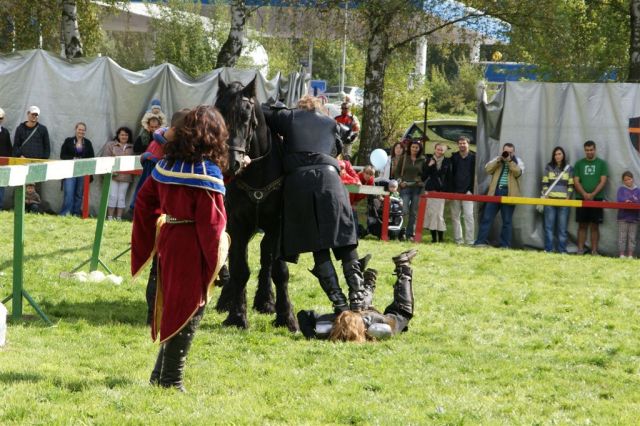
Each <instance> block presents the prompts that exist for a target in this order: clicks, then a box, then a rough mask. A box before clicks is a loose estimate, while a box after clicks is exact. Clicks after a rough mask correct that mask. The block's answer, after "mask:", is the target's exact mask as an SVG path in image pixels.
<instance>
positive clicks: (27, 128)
mask: <svg viewBox="0 0 640 426" xmlns="http://www.w3.org/2000/svg"><path fill="white" fill-rule="evenodd" d="M39 119H40V108H38V107H37V106H35V105H33V106H30V107H29V109H28V110H27V121H25V122H23V123H20V125H19V126H18V128H17V129H16V133H15V135H14V136H13V156H14V157H23V158H41V159H45V160H46V159H47V158H49V156H50V155H51V144H50V143H49V131H48V130H47V127H46V126H45V125H44V124H40V123H39V122H38V120H39Z"/></svg>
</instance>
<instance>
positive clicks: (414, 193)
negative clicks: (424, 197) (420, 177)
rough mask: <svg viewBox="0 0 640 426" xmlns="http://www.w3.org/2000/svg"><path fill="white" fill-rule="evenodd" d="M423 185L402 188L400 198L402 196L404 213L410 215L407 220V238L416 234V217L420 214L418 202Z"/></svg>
mask: <svg viewBox="0 0 640 426" xmlns="http://www.w3.org/2000/svg"><path fill="white" fill-rule="evenodd" d="M420 193H422V187H421V186H412V187H409V188H403V189H401V190H400V198H402V214H403V215H404V216H406V215H407V214H408V215H409V220H408V222H407V228H406V229H407V231H406V235H407V238H412V237H413V236H414V235H415V229H414V228H415V226H416V217H417V216H418V203H419V202H420Z"/></svg>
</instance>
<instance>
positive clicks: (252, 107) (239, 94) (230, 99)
mask: <svg viewBox="0 0 640 426" xmlns="http://www.w3.org/2000/svg"><path fill="white" fill-rule="evenodd" d="M256 103H257V101H256V97H255V78H254V79H253V80H251V83H249V84H247V85H246V86H243V85H242V83H240V82H238V81H234V82H232V83H229V84H228V85H227V84H225V83H224V82H223V81H222V79H219V80H218V96H217V99H216V107H217V108H218V110H219V111H220V113H221V114H222V116H223V117H224V120H225V122H226V124H227V130H228V131H229V141H228V144H229V171H230V172H231V173H233V174H236V175H237V174H239V173H240V172H242V169H243V165H244V157H245V156H246V155H249V152H250V151H251V148H252V146H251V145H252V143H254V140H255V134H256V127H257V126H258V120H257V118H256Z"/></svg>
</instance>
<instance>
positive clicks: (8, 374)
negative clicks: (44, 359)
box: [0, 371, 44, 384]
mask: <svg viewBox="0 0 640 426" xmlns="http://www.w3.org/2000/svg"><path fill="white" fill-rule="evenodd" d="M42 380H44V377H43V376H41V375H40V374H34V373H23V372H19V371H4V372H2V373H0V383H7V384H12V383H20V382H28V383H35V382H41V381H42Z"/></svg>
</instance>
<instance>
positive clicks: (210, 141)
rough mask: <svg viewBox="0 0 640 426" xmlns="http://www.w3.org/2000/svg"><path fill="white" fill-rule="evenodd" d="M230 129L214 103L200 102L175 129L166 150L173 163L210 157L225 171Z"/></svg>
mask: <svg viewBox="0 0 640 426" xmlns="http://www.w3.org/2000/svg"><path fill="white" fill-rule="evenodd" d="M228 137H229V133H228V132H227V126H226V125H225V124H224V119H223V118H222V115H221V114H220V112H219V111H218V110H217V109H216V108H215V107H214V106H211V105H200V106H197V107H195V108H194V109H192V110H191V111H189V113H188V114H187V115H186V116H185V117H184V120H183V121H182V123H181V125H179V126H178V128H177V129H176V137H175V139H174V140H173V141H170V142H167V144H166V145H165V148H164V154H165V156H166V158H167V160H168V161H169V163H173V162H174V161H176V160H182V161H186V162H189V163H197V162H199V161H202V160H203V159H209V160H211V161H213V162H214V163H216V164H217V165H218V167H220V170H222V171H223V172H224V171H226V170H227V156H228V150H229V147H228V146H227V139H228Z"/></svg>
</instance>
